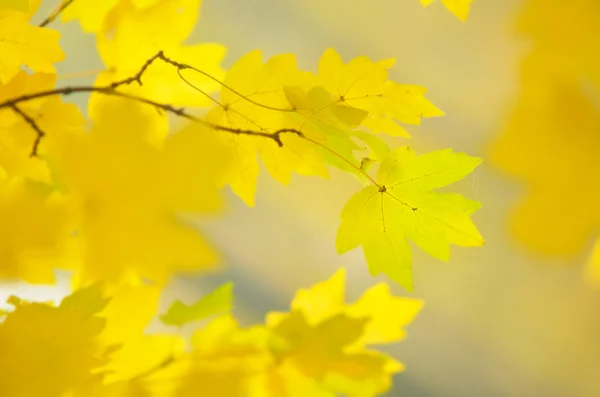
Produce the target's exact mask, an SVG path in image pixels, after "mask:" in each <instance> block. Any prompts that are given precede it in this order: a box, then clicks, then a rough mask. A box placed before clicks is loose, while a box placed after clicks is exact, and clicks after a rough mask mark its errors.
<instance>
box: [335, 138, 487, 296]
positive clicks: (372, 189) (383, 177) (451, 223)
mask: <svg viewBox="0 0 600 397" xmlns="http://www.w3.org/2000/svg"><path fill="white" fill-rule="evenodd" d="M480 163H481V159H478V158H474V157H469V156H467V155H466V154H463V153H453V152H452V150H451V149H445V150H439V151H435V152H431V153H427V154H424V155H421V156H416V155H415V153H414V152H413V150H412V149H411V148H410V147H408V146H403V147H401V148H398V149H396V150H394V151H393V152H392V153H391V154H390V156H389V157H387V158H386V159H385V160H384V161H383V162H382V164H381V166H380V168H379V172H378V175H377V184H378V186H375V185H371V186H369V187H366V188H364V189H363V190H361V191H360V192H358V193H357V194H355V195H354V196H353V197H352V198H351V199H350V201H349V202H348V203H347V204H346V206H345V207H344V210H343V211H342V223H341V225H340V227H339V229H338V235H337V250H338V252H339V253H344V252H347V251H349V250H351V249H354V248H356V247H357V246H359V245H362V247H363V251H364V253H365V257H366V260H367V263H368V265H369V270H370V272H371V273H372V274H373V275H377V274H379V273H381V272H383V273H385V274H387V275H388V276H389V277H390V278H391V279H392V280H394V281H396V282H397V283H399V284H401V285H402V286H404V287H405V288H406V289H408V290H412V272H411V250H410V245H409V242H408V240H409V239H410V240H412V241H414V242H415V243H416V244H417V245H418V246H419V247H420V248H421V249H423V250H424V251H426V252H427V253H428V254H430V255H431V256H433V257H435V258H439V259H441V260H448V259H449V256H450V244H454V245H459V246H480V245H483V244H484V240H483V238H482V237H481V235H480V234H479V232H478V230H477V228H476V227H475V225H474V224H473V223H472V221H471V219H470V215H471V214H472V213H473V212H475V211H476V210H477V209H479V207H480V204H479V203H478V202H476V201H472V200H468V199H466V198H464V197H463V196H461V195H460V194H453V193H437V192H434V191H432V190H433V189H435V188H440V187H443V186H446V185H449V184H451V183H454V182H456V181H458V180H460V179H462V178H464V177H465V176H466V175H468V174H469V173H471V172H472V171H473V170H474V169H475V168H476V167H477V166H478V165H479V164H480Z"/></svg>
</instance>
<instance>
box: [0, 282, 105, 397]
mask: <svg viewBox="0 0 600 397" xmlns="http://www.w3.org/2000/svg"><path fill="white" fill-rule="evenodd" d="M13 301H14V300H13ZM106 304H107V300H106V299H104V298H103V297H102V295H101V292H100V288H99V286H97V285H96V286H92V287H89V288H86V289H83V290H80V291H77V292H75V293H74V294H73V295H71V296H69V297H67V298H65V299H64V300H63V301H62V303H61V304H60V306H58V307H52V306H49V305H46V304H42V303H26V302H22V303H17V307H16V309H15V311H14V312H12V313H10V314H8V315H7V316H6V319H5V320H4V322H3V323H0V351H2V360H0V388H1V389H2V393H3V394H5V395H8V396H11V397H47V396H61V395H62V394H63V393H65V392H67V391H68V390H69V389H71V388H73V387H77V386H80V385H84V384H86V383H88V382H92V381H93V379H94V375H93V373H92V372H93V370H94V369H96V368H98V367H100V366H101V365H102V364H104V362H105V360H106V357H104V355H103V348H102V346H101V345H100V344H99V343H98V341H97V337H98V335H99V334H100V333H101V332H102V329H103V327H104V320H103V319H101V318H99V317H98V316H97V314H98V312H100V311H101V310H102V309H103V308H104V307H105V306H106Z"/></svg>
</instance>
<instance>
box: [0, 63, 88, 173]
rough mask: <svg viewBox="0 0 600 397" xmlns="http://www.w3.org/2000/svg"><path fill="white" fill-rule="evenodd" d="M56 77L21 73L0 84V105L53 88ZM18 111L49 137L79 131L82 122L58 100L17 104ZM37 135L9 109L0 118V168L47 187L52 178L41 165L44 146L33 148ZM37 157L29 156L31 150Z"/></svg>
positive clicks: (73, 109)
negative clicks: (34, 150) (3, 102)
mask: <svg viewBox="0 0 600 397" xmlns="http://www.w3.org/2000/svg"><path fill="white" fill-rule="evenodd" d="M55 82H56V75H54V74H49V73H35V74H31V75H30V74H28V73H26V72H25V71H20V72H19V73H18V74H17V75H16V76H15V77H14V78H13V79H12V80H10V81H9V82H8V84H6V85H3V84H2V83H0V102H2V101H5V100H9V99H12V98H17V97H20V96H23V95H29V94H32V93H34V92H39V91H45V90H50V89H52V88H54V85H55ZM19 109H20V110H21V111H22V112H23V113H25V114H26V115H27V116H29V117H30V118H31V119H32V120H34V121H35V122H36V124H37V125H38V126H39V127H40V129H41V130H42V131H43V132H44V133H45V134H48V135H53V134H55V133H59V134H61V133H65V132H66V131H77V130H81V129H82V128H83V127H84V126H85V119H84V118H83V115H82V114H81V112H80V111H79V108H78V107H77V105H75V104H66V103H64V102H62V100H61V98H60V97H58V96H53V97H44V98H40V99H37V100H32V101H27V102H23V103H21V104H19ZM37 138H38V136H37V133H36V131H35V130H34V129H33V128H32V127H31V125H30V124H29V123H27V121H26V120H24V118H23V117H22V116H21V115H19V114H18V113H17V112H15V111H13V110H12V109H7V110H6V111H4V112H2V113H1V114H0V167H2V168H3V169H4V170H5V171H6V173H7V174H9V175H12V176H26V177H28V178H30V179H32V180H35V181H39V182H44V183H47V184H50V183H51V182H52V178H51V175H50V171H49V169H48V167H47V165H46V162H45V161H44V155H45V142H44V140H43V139H42V140H41V142H40V144H39V145H36V143H35V142H36V139H37ZM34 148H35V149H36V154H37V156H31V153H32V151H33V149H34Z"/></svg>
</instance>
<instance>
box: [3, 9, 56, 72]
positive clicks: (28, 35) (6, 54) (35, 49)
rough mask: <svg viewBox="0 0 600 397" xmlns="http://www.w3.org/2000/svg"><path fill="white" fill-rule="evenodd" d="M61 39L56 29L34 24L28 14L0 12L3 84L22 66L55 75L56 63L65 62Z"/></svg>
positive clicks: (9, 11)
mask: <svg viewBox="0 0 600 397" xmlns="http://www.w3.org/2000/svg"><path fill="white" fill-rule="evenodd" d="M59 38H60V33H59V32H57V31H55V30H51V29H48V28H40V27H37V26H33V25H31V24H30V23H29V21H28V15H27V14H25V13H22V12H18V11H11V10H0V83H2V84H6V83H8V82H9V81H10V80H11V79H12V78H13V77H15V76H16V75H17V74H18V73H19V72H20V71H21V67H22V66H27V67H28V68H29V69H31V70H33V71H36V72H46V73H52V72H54V66H53V63H55V62H60V61H62V60H64V59H65V54H64V53H63V51H62V50H61V48H60V46H59V44H58V40H59Z"/></svg>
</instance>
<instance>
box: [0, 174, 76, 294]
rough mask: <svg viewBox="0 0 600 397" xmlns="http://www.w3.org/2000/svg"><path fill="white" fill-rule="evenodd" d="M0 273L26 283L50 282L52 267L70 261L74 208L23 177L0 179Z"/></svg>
mask: <svg viewBox="0 0 600 397" xmlns="http://www.w3.org/2000/svg"><path fill="white" fill-rule="evenodd" d="M0 217H1V218H2V223H1V224H0V253H1V255H0V275H1V276H2V277H3V278H8V279H22V280H25V281H27V282H30V283H52V282H54V271H53V269H54V268H59V267H60V268H64V267H67V265H68V264H69V263H70V259H69V258H71V255H72V248H73V245H72V244H73V242H72V241H71V233H72V232H73V230H74V228H75V225H76V223H75V221H76V218H75V215H74V211H73V209H72V208H71V206H70V205H69V203H68V202H67V201H66V200H65V198H64V197H60V196H59V195H56V194H53V193H52V191H51V190H50V189H49V188H48V187H46V186H44V185H40V184H36V183H32V182H30V181H27V180H25V179H24V178H20V177H15V178H8V177H3V178H2V180H1V181H0Z"/></svg>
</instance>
